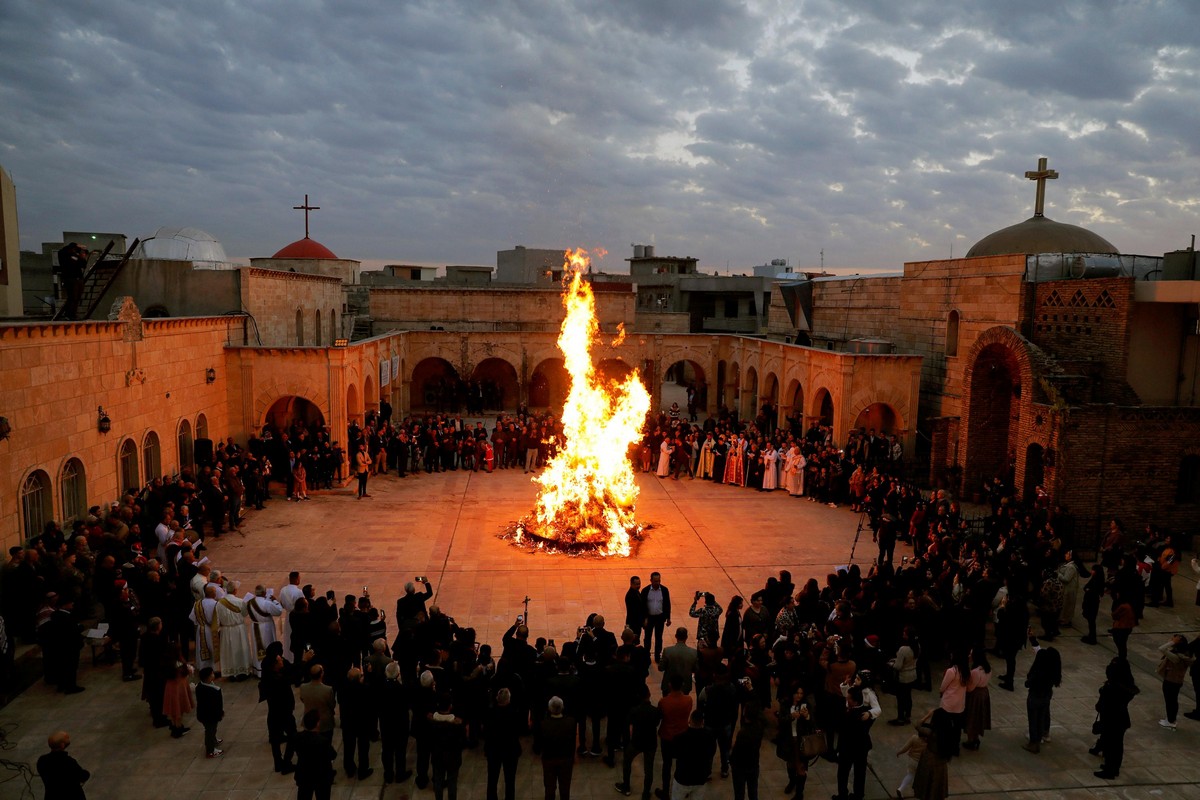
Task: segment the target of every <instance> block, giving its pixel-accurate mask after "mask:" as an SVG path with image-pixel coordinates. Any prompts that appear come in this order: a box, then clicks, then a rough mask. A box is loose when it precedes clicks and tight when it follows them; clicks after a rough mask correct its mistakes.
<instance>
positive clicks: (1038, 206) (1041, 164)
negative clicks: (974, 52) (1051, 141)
mask: <svg viewBox="0 0 1200 800" xmlns="http://www.w3.org/2000/svg"><path fill="white" fill-rule="evenodd" d="M1046 161H1047V160H1046V159H1045V158H1039V159H1038V165H1037V169H1036V170H1031V171H1029V172H1026V173H1025V177H1026V178H1029V180H1031V181H1037V200H1036V201H1035V202H1034V204H1033V215H1034V216H1035V217H1040V216H1043V211H1044V210H1045V206H1046V181H1048V180H1054V179H1056V178H1057V177H1058V172H1057V171H1055V170H1052V169H1046ZM304 202H306V203H307V202H308V200H307V195H306V196H305V201H304Z"/></svg>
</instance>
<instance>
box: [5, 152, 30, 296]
mask: <svg viewBox="0 0 1200 800" xmlns="http://www.w3.org/2000/svg"><path fill="white" fill-rule="evenodd" d="M23 306H24V300H23V299H22V297H21V240H20V235H19V232H18V230H17V189H16V187H15V186H14V185H13V182H12V178H10V177H9V176H8V173H7V172H5V171H4V169H3V168H2V167H0V317H19V316H22V315H23V314H24V313H25V310H24V308H23Z"/></svg>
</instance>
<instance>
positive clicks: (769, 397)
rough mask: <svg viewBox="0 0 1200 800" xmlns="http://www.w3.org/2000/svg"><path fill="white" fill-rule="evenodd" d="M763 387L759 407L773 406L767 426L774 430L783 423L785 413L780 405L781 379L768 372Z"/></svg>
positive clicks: (764, 377)
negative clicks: (783, 413)
mask: <svg viewBox="0 0 1200 800" xmlns="http://www.w3.org/2000/svg"><path fill="white" fill-rule="evenodd" d="M762 386H763V388H762V394H761V395H759V398H758V406H759V408H760V409H761V408H762V406H765V405H766V404H768V403H770V404H771V408H772V409H773V411H771V413H770V414H769V415H768V417H767V425H768V426H770V429H771V430H774V429H775V428H776V427H778V426H779V423H780V422H781V421H782V416H781V414H782V412H783V409H781V408H780V404H779V377H778V376H777V375H776V374H775V373H774V372H768V373H767V374H766V375H765V376H763V382H762Z"/></svg>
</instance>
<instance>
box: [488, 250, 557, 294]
mask: <svg viewBox="0 0 1200 800" xmlns="http://www.w3.org/2000/svg"><path fill="white" fill-rule="evenodd" d="M566 258H567V251H566V250H538V249H534V248H529V247H525V246H524V245H520V244H519V245H517V246H516V247H514V248H513V249H511V250H498V251H496V282H497V283H514V284H519V285H523V286H552V285H556V284H558V283H559V282H560V281H561V280H562V271H563V262H564V261H565V260H566Z"/></svg>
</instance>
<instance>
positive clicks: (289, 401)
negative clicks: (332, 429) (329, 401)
mask: <svg viewBox="0 0 1200 800" xmlns="http://www.w3.org/2000/svg"><path fill="white" fill-rule="evenodd" d="M296 424H299V425H300V426H301V427H303V428H305V429H307V430H313V428H314V427H315V428H316V429H318V430H319V429H320V428H323V427H325V415H324V414H322V413H321V408H320V406H318V405H317V404H316V403H314V402H312V401H311V400H309V399H308V398H306V397H300V396H298V395H294V394H291V395H285V396H283V397H280V398H279V399H278V400H276V401H275V402H274V403H272V404H271V406H270V407H269V408H268V409H267V411H266V413H265V414H263V418H262V419H261V420H259V428H262V427H269V428H271V430H273V431H274V432H275V434H276V435H278V434H280V433H285V432H287V431H289V430H290V429H291V428H292V426H293V425H296Z"/></svg>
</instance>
